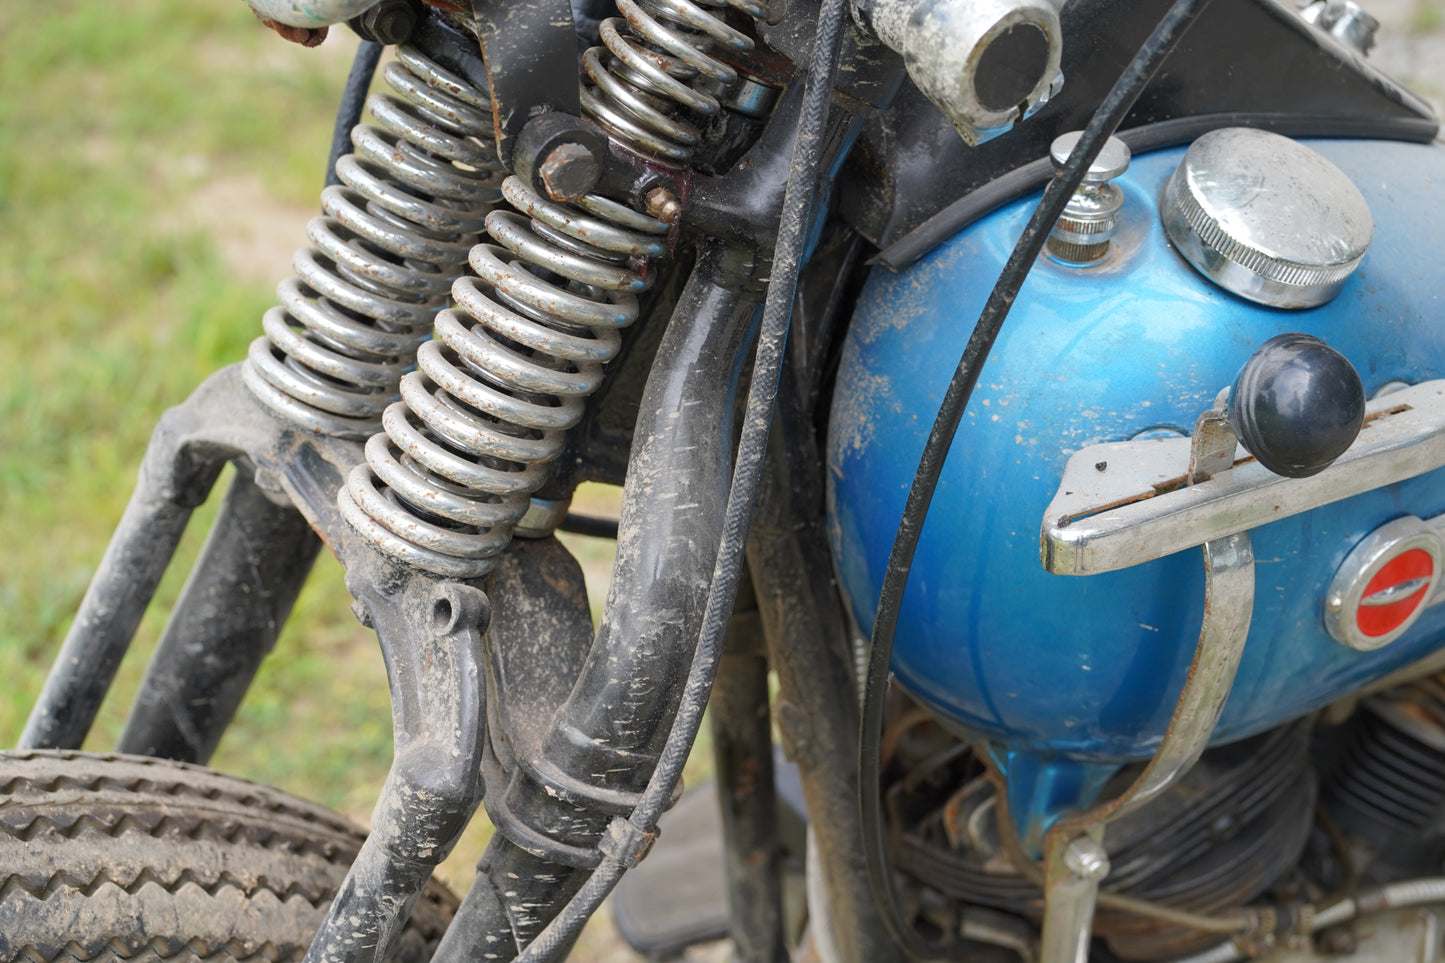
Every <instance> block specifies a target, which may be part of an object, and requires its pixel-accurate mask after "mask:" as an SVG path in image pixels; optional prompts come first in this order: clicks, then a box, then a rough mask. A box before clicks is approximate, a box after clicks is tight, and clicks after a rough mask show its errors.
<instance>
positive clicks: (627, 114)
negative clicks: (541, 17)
mask: <svg viewBox="0 0 1445 963" xmlns="http://www.w3.org/2000/svg"><path fill="white" fill-rule="evenodd" d="M700 4H705V5H706V6H710V7H721V6H724V4H723V3H720V2H717V0H698V2H694V0H617V9H618V11H619V12H620V13H621V14H622V17H620V18H619V17H610V18H608V19H606V20H604V21H602V23H601V25H600V27H599V34H600V36H601V39H602V46H601V47H592V48H591V49H589V50H587V52H586V53H584V54H583V55H582V69H583V71H584V72H585V73H586V81H584V83H583V84H582V110H583V112H584V113H586V114H587V115H588V116H589V117H591V118H592V119H593V120H594V121H596V122H597V124H598V125H599V126H601V127H602V128H603V129H604V130H605V131H607V133H608V134H609V135H610V136H611V137H613V138H614V139H616V140H617V141H620V142H621V143H623V144H625V145H626V146H627V147H629V148H630V149H632V150H634V151H636V152H638V153H639V154H642V155H644V156H646V157H649V158H652V159H654V160H657V161H661V162H663V163H666V164H682V163H685V162H686V161H687V160H688V158H690V157H691V156H692V153H693V149H694V148H695V147H696V146H697V144H698V142H699V140H700V139H701V131H700V130H699V128H698V126H697V123H696V122H695V118H696V119H701V120H702V121H704V122H705V121H706V120H707V119H708V118H711V117H712V116H714V115H715V114H717V112H718V110H719V109H720V104H719V101H718V99H717V96H716V95H715V92H717V91H722V90H726V89H727V88H729V87H731V86H732V85H733V84H735V83H736V82H737V79H738V77H737V72H736V71H734V70H733V69H732V68H731V67H729V66H728V65H726V64H724V63H722V62H721V61H719V60H718V59H716V58H715V57H712V56H709V54H708V51H709V50H712V49H715V48H717V47H722V48H724V49H729V50H733V51H739V52H741V51H747V50H751V49H752V47H753V41H752V39H751V38H750V37H748V36H747V35H746V34H744V33H741V32H739V31H738V30H735V29H733V28H732V27H730V26H728V25H727V24H726V23H724V22H723V21H722V20H721V19H720V18H719V17H718V16H716V15H715V14H713V13H711V12H709V11H708V10H707V9H704V6H703V5H700ZM726 5H727V6H732V7H734V8H736V9H738V10H741V11H743V12H744V13H747V14H749V15H751V16H754V17H758V16H761V15H762V13H763V10H762V7H761V6H760V5H759V4H757V3H754V2H752V0H728V3H727V4H726ZM588 81H590V83H588ZM671 105H678V106H681V107H682V108H683V111H681V112H679V111H675V110H672V111H670V110H669V107H670V106H671ZM689 113H690V114H692V115H693V117H688V116H687V114H689ZM679 115H680V116H679Z"/></svg>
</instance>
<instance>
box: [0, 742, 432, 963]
mask: <svg viewBox="0 0 1445 963" xmlns="http://www.w3.org/2000/svg"><path fill="white" fill-rule="evenodd" d="M364 839H365V836H364V834H363V833H362V832H361V831H360V830H359V829H357V828H356V827H355V826H353V825H352V824H351V823H350V822H348V821H346V820H345V819H343V818H342V817H340V816H338V815H336V814H335V813H332V812H329V811H328V810H325V809H322V808H321V807H320V806H315V805H313V804H311V803H308V802H305V801H304V800H301V799H297V798H296V797H294V796H290V795H287V794H286V793H283V792H280V791H278V790H275V789H271V788H268V787H265V786H260V785H256V784H254V783H249V782H246V781H244V780H241V779H236V778H234V777H231V776H226V775H223V774H221V773H217V772H213V771H211V770H208V769H204V768H201V767H199V766H191V765H185V764H182V763H175V762H168V761H163V760H158V759H149V758H143V757H137V756H101V755H93V754H89V753H79V752H48V751H37V752H31V751H21V752H0V961H7V963H8V961H13V960H25V961H31V963H42V961H43V963H49V961H53V960H59V961H65V963H70V961H72V960H84V961H89V960H130V961H158V960H172V959H188V960H195V959H199V960H207V961H209V960H218V961H219V960H247V961H251V960H267V961H272V960H299V959H301V958H302V957H303V956H304V955H305V953H306V948H307V946H309V945H310V943H311V937H312V935H313V934H314V933H315V932H316V930H317V929H318V928H319V927H320V925H321V922H322V920H323V919H324V918H325V915H326V910H327V908H328V907H329V905H330V903H331V899H332V897H333V895H334V894H335V893H336V890H337V887H338V886H340V884H341V881H342V879H343V878H344V877H345V876H346V871H347V869H348V868H349V867H350V865H351V862H352V860H353V859H354V858H355V856H356V853H357V850H358V849H359V848H360V847H361V844H362V841H363V840H364ZM456 905H457V901H456V898H455V897H454V896H452V894H451V893H450V892H448V891H447V889H446V888H445V887H444V886H442V885H441V884H439V883H437V882H435V881H433V882H432V883H430V884H428V886H427V888H426V890H425V891H424V892H423V893H422V896H421V898H420V899H418V901H417V905H416V909H415V910H414V911H413V913H412V916H411V921H410V923H408V924H407V927H406V930H405V931H404V932H403V934H402V936H401V938H400V939H399V941H398V944H397V947H396V949H395V951H394V952H393V954H392V955H391V957H390V959H392V960H396V961H401V963H422V961H425V960H427V959H429V958H430V957H431V954H432V951H433V950H435V948H436V944H437V943H438V942H439V941H440V939H441V935H442V933H443V932H444V931H445V929H446V926H447V923H448V922H449V921H450V920H451V917H452V914H453V913H454V912H455V910H456Z"/></svg>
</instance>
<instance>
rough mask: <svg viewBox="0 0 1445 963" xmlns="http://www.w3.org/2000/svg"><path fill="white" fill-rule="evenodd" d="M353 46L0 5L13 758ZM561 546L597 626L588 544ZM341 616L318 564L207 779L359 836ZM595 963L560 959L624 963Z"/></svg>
mask: <svg viewBox="0 0 1445 963" xmlns="http://www.w3.org/2000/svg"><path fill="white" fill-rule="evenodd" d="M355 47H356V41H355V38H354V37H353V36H352V35H351V33H350V31H348V30H346V29H345V28H334V29H333V30H332V36H331V37H330V38H329V39H328V40H327V42H326V43H325V44H323V45H322V46H321V47H319V48H315V49H310V50H308V49H303V48H301V47H298V46H295V45H293V44H290V43H287V42H285V41H283V40H281V39H280V38H279V37H277V36H276V35H275V34H273V33H271V32H270V31H268V30H266V29H264V28H263V27H262V26H261V25H260V23H259V22H258V21H257V20H256V19H255V17H254V16H253V15H252V14H251V12H250V10H249V8H247V7H246V6H245V4H243V3H240V2H237V0H231V2H204V3H197V2H195V0H134V2H131V3H127V4H124V5H120V6H118V5H116V4H114V3H108V2H101V0H72V2H56V3H51V4H45V5H39V6H37V5H30V4H18V3H9V4H0V49H3V50H4V51H5V53H4V54H3V55H0V549H3V550H0V745H5V746H10V745H14V743H15V741H16V739H17V738H18V737H19V734H20V731H21V729H22V728H23V726H24V722H25V717H26V715H27V713H28V711H29V707H30V704H31V702H32V700H33V699H34V697H35V695H36V694H37V693H38V691H39V689H40V687H41V684H42V682H43V681H44V678H45V673H46V671H47V669H48V666H49V663H50V659H51V658H52V657H53V654H54V652H55V651H56V649H57V648H58V647H59V645H60V642H61V640H62V639H63V638H64V635H65V632H66V629H67V628H68V625H69V619H70V615H71V613H72V612H73V611H74V609H75V607H76V605H77V604H78V602H79V600H80V598H81V595H82V594H83V592H84V591H85V587H86V584H87V582H88V581H89V578H90V574H91V572H92V571H93V569H94V567H95V565H96V563H97V562H98V560H99V559H100V556H101V553H102V552H103V551H104V548H105V545H106V542H107V541H108V539H109V537H110V532H111V530H112V528H113V527H114V525H115V523H116V521H117V519H118V518H119V517H120V514H121V511H122V510H123V508H124V506H125V503H126V500H127V499H128V498H129V497H130V493H131V490H132V487H133V484H134V480H135V473H136V469H137V467H138V465H139V462H140V458H141V454H142V452H143V451H144V448H145V444H146V441H147V439H148V438H149V436H150V432H151V429H152V428H153V426H154V424H155V422H156V419H157V417H158V416H159V415H160V413H161V412H162V411H164V410H165V409H166V408H167V407H170V406H172V405H174V404H177V403H178V402H180V401H182V400H183V399H184V398H185V397H186V396H187V395H188V394H189V393H190V391H191V390H192V389H193V388H194V387H195V386H196V385H197V384H199V383H200V382H201V381H202V380H203V379H204V378H205V377H206V376H207V375H209V374H211V373H212V372H214V371H215V370H216V369H218V368H220V367H222V366H224V365H228V364H232V363H234V362H238V361H240V360H241V359H242V358H243V357H244V356H245V352H246V347H247V345H248V344H249V343H250V341H251V340H252V339H253V338H254V337H256V336H257V335H258V334H259V333H260V318H261V314H262V312H263V311H265V309H266V308H268V307H269V306H270V305H271V304H272V303H273V293H272V292H273V289H274V287H275V284H276V282H277V281H278V280H280V279H281V277H283V276H284V275H286V274H288V273H290V272H289V267H288V265H289V262H290V257H291V253H292V251H293V250H294V249H295V248H296V247H298V246H299V245H301V244H304V243H305V237H304V233H303V231H304V226H305V223H306V221H307V220H308V219H309V218H310V217H312V216H313V215H314V214H315V213H316V212H317V205H318V201H317V198H318V195H319V192H320V190H321V186H322V179H323V176H324V169H323V168H324V164H325V160H326V153H327V149H328V146H329V142H330V135H331V127H332V121H333V117H334V111H335V105H336V100H337V98H338V96H339V93H340V90H341V87H342V85H343V82H344V80H345V77H346V72H347V69H348V68H349V66H350V62H351V57H352V54H353V53H354V51H355ZM226 484H227V479H226V478H223V479H222V480H221V482H220V484H219V485H218V486H217V489H216V492H217V493H219V492H221V491H224V489H225V486H226ZM215 500H216V499H215V498H213V502H214V501H215ZM616 503H617V493H616V492H615V491H613V490H609V489H594V490H592V491H589V492H584V493H583V494H582V495H581V496H580V499H579V507H580V508H583V509H584V510H587V511H589V512H592V513H594V514H607V513H609V512H615V510H616ZM213 514H214V504H208V505H207V506H206V507H205V508H204V509H202V510H201V511H199V512H198V513H197V517H196V519H195V521H194V522H193V524H192V525H191V530H190V531H189V532H188V534H187V538H186V541H185V544H184V545H183V547H182V551H181V553H180V555H179V556H178V558H177V559H176V562H175V563H174V564H173V565H172V566H171V570H170V571H169V572H168V574H167V576H166V579H165V581H164V583H163V584H162V586H161V589H160V592H159V594H158V599H157V605H155V606H153V607H152V611H151V613H150V614H149V615H148V616H147V618H146V620H145V623H144V625H143V626H142V629H141V632H140V634H139V637H138V638H137V641H136V644H135V645H134V646H133V648H132V650H131V652H130V654H129V656H128V657H127V659H126V661H125V663H124V665H123V666H122V669H121V672H120V676H119V679H118V682H117V685H116V687H115V689H114V690H113V694H112V698H110V699H109V700H108V701H107V702H106V704H105V706H104V708H103V709H102V712H101V715H100V718H99V720H98V722H97V725H96V727H95V729H94V731H93V733H92V735H91V737H90V739H89V741H88V742H87V748H91V749H95V750H101V751H104V750H109V749H111V748H113V747H114V745H115V741H116V738H117V737H118V735H119V732H120V728H121V726H122V725H123V723H124V720H125V715H126V712H127V710H128V707H129V701H130V696H131V694H132V693H133V692H134V689H135V686H136V684H137V682H138V681H139V679H140V676H141V673H142V671H143V669H144V667H145V664H146V661H147V660H148V659H149V656H150V651H151V649H152V648H153V646H154V642H155V640H156V638H157V636H158V635H159V632H160V629H161V627H162V625H163V623H164V613H165V612H166V611H168V609H169V607H170V604H171V603H172V602H173V601H174V599H175V598H176V596H177V594H178V592H179V590H180V587H181V585H182V584H183V582H184V579H185V575H186V573H187V572H188V571H189V568H190V565H191V562H192V560H193V559H194V557H195V554H196V551H197V550H198V549H199V547H200V544H201V542H202V540H203V538H204V533H205V531H206V529H207V528H208V526H209V522H210V520H211V518H212V517H213ZM571 544H572V546H573V549H574V551H575V552H577V553H578V554H579V557H581V558H582V559H583V561H584V563H585V564H586V566H587V569H588V575H589V579H590V580H591V581H592V582H593V583H594V587H593V599H594V609H595V608H596V607H597V606H598V605H599V604H600V601H601V599H602V597H603V596H602V595H601V594H600V592H599V590H598V589H599V587H602V586H605V581H606V578H607V576H608V573H609V571H610V560H611V544H610V543H608V542H601V541H596V540H592V539H572V541H571ZM348 604H349V596H348V595H347V593H346V590H345V588H344V586H343V584H342V573H341V571H340V567H339V566H338V565H337V564H336V562H335V560H334V559H332V558H331V557H330V556H329V555H328V554H327V553H325V552H323V553H322V554H321V557H320V559H319V561H318V563H317V566H316V570H315V572H314V574H313V576H312V578H311V580H310V582H309V583H308V585H307V587H306V589H305V591H304V592H303V593H302V595H301V598H300V600H299V601H298V603H297V606H296V610H295V613H294V614H293V616H292V618H291V621H290V623H289V624H288V626H287V627H286V630H285V632H284V633H283V635H282V637H281V639H280V641H279V643H278V645H277V647H276V651H275V653H274V654H273V655H272V656H271V657H270V658H269V659H268V660H267V661H266V663H265V664H264V666H263V667H262V669H261V673H260V675H259V677H258V679H257V681H256V684H255V686H254V687H253V689H252V691H251V693H250V694H249V696H248V697H247V699H246V701H245V703H244V705H243V706H242V708H241V711H240V714H239V717H238V718H237V720H236V722H235V724H234V725H233V726H232V728H231V729H230V730H229V732H228V733H227V735H226V737H225V739H224V740H223V742H222V743H221V746H220V749H219V750H218V752H217V754H216V756H215V758H214V759H213V761H212V765H214V766H215V767H217V768H219V769H223V770H227V771H229V772H233V773H236V774H239V775H242V776H245V777H247V778H250V779H254V780H258V781H261V782H265V783H270V784H272V785H276V786H279V787H281V788H284V789H286V790H288V791H290V792H294V793H296V794H298V795H301V796H304V797H307V798H311V799H315V800H318V801H320V802H321V803H323V804H325V805H327V806H330V807H333V808H335V809H338V810H340V811H342V812H345V813H346V814H348V815H349V816H351V817H352V818H353V819H354V820H356V821H357V822H359V823H362V824H363V825H364V824H365V823H366V821H367V818H368V816H369V814H370V810H371V806H372V804H373V802H374V801H375V794H376V791H377V789H378V788H379V787H380V785H381V781H382V779H383V777H384V775H385V773H386V769H387V767H388V765H389V764H390V761H391V712H390V701H389V698H388V695H387V689H386V676H385V671H384V668H383V666H382V662H381V656H380V653H379V651H378V649H377V646H376V643H375V639H374V637H373V636H372V635H371V634H370V633H369V632H368V631H366V630H365V629H363V628H362V627H361V626H360V625H358V624H357V622H356V621H355V619H354V618H353V617H352V616H351V614H350V612H349V610H348ZM489 834H490V827H489V826H487V825H486V820H485V818H484V817H481V816H479V818H478V819H477V820H476V822H475V823H474V824H473V827H472V829H471V830H469V832H468V835H467V838H466V839H465V841H464V842H463V844H462V845H461V846H459V847H458V851H457V852H456V853H455V854H454V855H453V857H452V859H451V860H450V861H449V863H448V864H447V866H446V867H445V869H444V872H443V876H444V878H446V879H447V880H448V882H450V883H451V884H452V885H453V887H454V888H455V889H456V890H457V891H458V892H462V891H464V889H465V887H466V885H467V883H468V882H469V881H470V878H471V875H472V872H473V869H472V866H473V864H474V863H475V860H476V858H477V857H478V856H479V855H480V853H481V849H482V847H483V846H484V845H485V841H486V839H487V837H488V836H489ZM593 943H594V946H593V949H591V950H587V949H586V947H585V946H584V953H583V955H584V957H585V956H590V957H592V958H608V959H613V958H618V959H625V958H627V957H626V956H625V955H623V954H619V951H617V950H616V949H615V947H614V946H613V945H612V944H611V943H610V941H608V940H606V939H602V940H600V941H597V940H594V941H593Z"/></svg>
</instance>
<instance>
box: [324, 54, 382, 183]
mask: <svg viewBox="0 0 1445 963" xmlns="http://www.w3.org/2000/svg"><path fill="white" fill-rule="evenodd" d="M381 51H382V46H381V44H379V43H373V42H372V41H370V40H363V41H361V45H360V46H358V47H357V48H356V56H355V57H354V58H352V61H351V71H350V72H349V73H348V74H347V75H346V86H345V87H343V88H342V90H341V102H340V103H338V104H337V105H336V125H335V126H334V127H333V128H332V129H331V153H330V155H329V156H328V157H327V158H326V186H327V187H333V186H335V185H337V184H340V183H341V179H340V178H339V177H337V176H336V162H337V161H339V160H341V158H342V156H343V155H345V154H349V153H351V128H353V127H355V126H356V125H357V124H359V123H361V111H362V108H363V107H365V106H366V92H367V91H368V90H370V89H371V79H372V78H373V77H375V76H376V65H377V64H379V63H380V62H381Z"/></svg>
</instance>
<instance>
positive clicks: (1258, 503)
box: [1039, 380, 1445, 575]
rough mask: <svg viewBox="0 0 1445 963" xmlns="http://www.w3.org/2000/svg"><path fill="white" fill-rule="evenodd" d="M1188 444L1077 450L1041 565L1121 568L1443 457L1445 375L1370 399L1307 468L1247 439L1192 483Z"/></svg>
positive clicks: (1062, 570) (1045, 536) (1070, 570)
mask: <svg viewBox="0 0 1445 963" xmlns="http://www.w3.org/2000/svg"><path fill="white" fill-rule="evenodd" d="M1189 452H1190V439H1188V438H1179V437H1175V438H1161V439H1147V440H1138V441H1126V442H1113V443H1106V444H1099V445H1091V446H1089V447H1088V448H1085V449H1083V450H1082V451H1079V452H1077V453H1076V454H1074V455H1073V456H1072V457H1071V458H1070V459H1069V462H1068V464H1067V465H1066V466H1065V468H1064V474H1063V478H1062V480H1061V482H1060V484H1059V488H1058V491H1057V493H1056V494H1055V495H1054V498H1053V501H1051V502H1050V503H1049V507H1048V508H1047V509H1046V510H1045V512H1044V519H1043V528H1042V532H1041V534H1040V538H1039V560H1040V562H1041V563H1042V564H1043V566H1044V568H1045V569H1046V570H1048V571H1049V572H1052V573H1053V574H1055V575H1094V574H1097V573H1100V572H1113V571H1118V570H1119V569H1124V568H1129V567H1131V566H1134V565H1140V564H1143V563H1144V562H1149V561H1153V560H1154V559H1157V558H1162V557H1164V556H1166V555H1173V554H1174V553H1175V552H1182V551H1184V550H1185V549H1188V548H1194V547H1196V546H1198V545H1202V544H1204V543H1206V542H1210V541H1214V540H1216V539H1221V538H1225V537H1227V536H1229V535H1233V534H1236V533H1239V532H1247V531H1249V530H1250V529H1252V528H1255V527H1257V526H1259V525H1263V524H1265V523H1267V522H1272V521H1277V520H1279V519H1281V518H1288V517H1289V516H1291V515H1297V514H1300V513H1301V512H1307V511H1310V510H1311V509H1314V508H1319V507H1320V506H1322V505H1328V504H1330V503H1332V502H1336V501H1340V500H1341V499H1345V498H1349V497H1351V496H1353V495H1358V494H1361V493H1363V492H1367V491H1370V490H1372V489H1375V488H1381V487H1383V486H1385V485H1391V484H1394V483H1396V482H1401V481H1405V480H1406V479H1409V478H1414V477H1415V476H1417V475H1423V474H1425V473H1426V472H1429V471H1433V470H1435V469H1437V468H1441V467H1445V380H1435V381H1426V382H1422V383H1420V384H1417V385H1413V386H1411V387H1409V388H1403V389H1401V390H1399V391H1395V392H1392V393H1390V394H1388V395H1385V396H1383V397H1380V398H1376V399H1375V400H1373V401H1371V402H1370V403H1369V405H1368V406H1367V408H1366V413H1365V426H1364V428H1363V429H1362V430H1361V431H1360V436H1359V438H1358V439H1356V441H1355V443H1354V444H1353V445H1351V446H1350V447H1349V449H1348V450H1347V451H1346V452H1345V453H1344V454H1343V455H1341V456H1340V457H1339V459H1338V460H1337V461H1336V462H1335V463H1334V464H1332V465H1331V466H1330V467H1329V468H1327V469H1325V470H1324V471H1322V472H1320V473H1319V474H1317V475H1312V476H1310V477H1308V478H1285V477H1282V476H1280V475H1276V474H1274V473H1272V472H1270V471H1269V470H1267V469H1266V468H1264V467H1263V466H1262V465H1260V464H1259V463H1257V462H1256V461H1255V460H1254V459H1253V458H1252V457H1250V456H1249V455H1248V454H1247V453H1246V452H1245V451H1244V450H1243V449H1242V448H1241V449H1238V450H1237V451H1236V458H1235V461H1234V466H1233V467H1232V468H1230V469H1227V470H1225V471H1222V472H1219V473H1218V474H1215V475H1214V476H1213V477H1211V478H1209V479H1208V480H1206V481H1202V482H1200V483H1198V484H1195V485H1188V484H1187V481H1188V473H1189Z"/></svg>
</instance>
